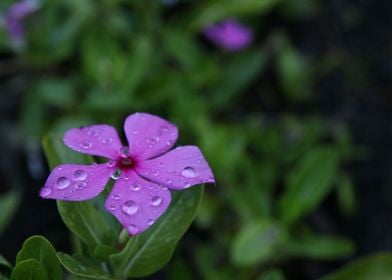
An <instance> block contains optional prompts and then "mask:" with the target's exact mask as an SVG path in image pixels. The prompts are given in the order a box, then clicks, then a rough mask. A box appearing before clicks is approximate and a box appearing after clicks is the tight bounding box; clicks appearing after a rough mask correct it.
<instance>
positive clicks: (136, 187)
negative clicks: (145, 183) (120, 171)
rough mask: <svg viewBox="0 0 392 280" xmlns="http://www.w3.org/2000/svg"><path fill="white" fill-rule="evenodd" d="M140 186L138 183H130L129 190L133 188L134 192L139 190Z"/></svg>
mask: <svg viewBox="0 0 392 280" xmlns="http://www.w3.org/2000/svg"><path fill="white" fill-rule="evenodd" d="M140 189H141V186H140V185H139V184H138V183H133V184H132V185H131V190H133V191H134V192H137V191H140Z"/></svg>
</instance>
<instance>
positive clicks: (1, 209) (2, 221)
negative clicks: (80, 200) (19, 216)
mask: <svg viewBox="0 0 392 280" xmlns="http://www.w3.org/2000/svg"><path fill="white" fill-rule="evenodd" d="M19 201H20V193H19V192H17V191H10V192H8V193H5V194H3V195H2V196H0V213H1V214H0V235H1V234H2V232H3V231H4V230H5V228H6V227H7V225H8V223H9V222H10V220H11V219H12V216H13V215H14V214H15V212H16V210H17V209H18V204H19Z"/></svg>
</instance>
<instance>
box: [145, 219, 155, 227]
mask: <svg viewBox="0 0 392 280" xmlns="http://www.w3.org/2000/svg"><path fill="white" fill-rule="evenodd" d="M154 223H155V220H153V219H148V221H147V224H148V225H150V226H151V225H152V224H154Z"/></svg>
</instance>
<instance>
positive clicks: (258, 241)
mask: <svg viewBox="0 0 392 280" xmlns="http://www.w3.org/2000/svg"><path fill="white" fill-rule="evenodd" d="M286 239H287V233H286V230H285V229H284V228H283V227H282V225H280V224H278V223H276V222H273V221H257V222H250V223H248V224H246V225H245V226H244V227H242V228H241V230H240V231H239V232H238V234H237V236H236V238H235V239H234V242H233V243H232V247H231V259H232V260H233V262H234V263H235V264H237V265H241V266H250V265H254V264H257V263H261V262H263V261H266V260H268V259H270V258H272V257H274V256H275V255H276V251H277V250H278V249H279V247H280V246H282V244H283V243H284V242H285V241H286Z"/></svg>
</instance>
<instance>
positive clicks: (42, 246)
mask: <svg viewBox="0 0 392 280" xmlns="http://www.w3.org/2000/svg"><path fill="white" fill-rule="evenodd" d="M28 259H34V260H36V261H37V262H39V264H40V265H41V266H42V267H44V269H45V271H46V274H47V276H48V277H49V279H61V278H62V277H61V273H62V272H61V266H60V263H59V262H58V261H57V258H56V250H55V249H54V248H53V246H52V244H50V242H49V241H48V240H47V239H46V238H45V237H43V236H38V235H36V236H32V237H30V238H28V239H27V240H26V241H25V242H24V243H23V247H22V249H21V250H20V251H19V252H18V254H17V256H16V264H17V265H18V264H19V263H20V262H22V261H25V260H28Z"/></svg>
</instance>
